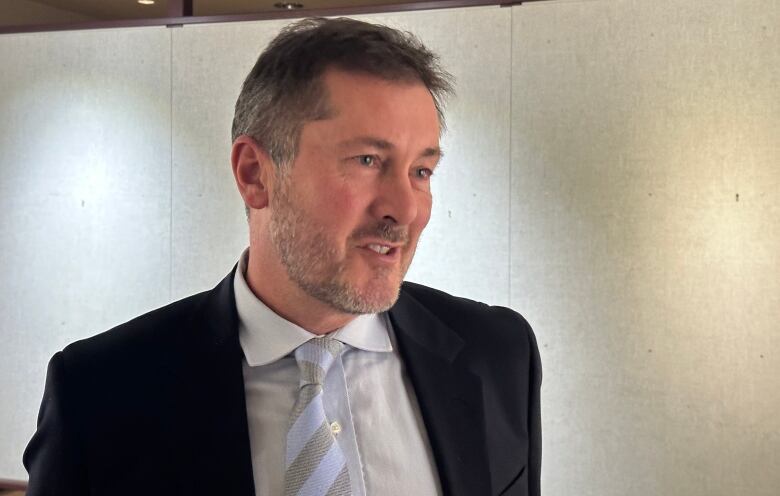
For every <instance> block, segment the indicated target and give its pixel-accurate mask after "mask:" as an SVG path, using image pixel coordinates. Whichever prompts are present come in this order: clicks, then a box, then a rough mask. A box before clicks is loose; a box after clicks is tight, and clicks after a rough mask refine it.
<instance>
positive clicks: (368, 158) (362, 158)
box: [355, 155, 376, 167]
mask: <svg viewBox="0 0 780 496" xmlns="http://www.w3.org/2000/svg"><path fill="white" fill-rule="evenodd" d="M355 158H356V159H357V161H358V163H359V164H360V165H365V166H366V167H371V166H372V165H374V163H375V162H376V157H374V156H373V155H358V156H357V157H355Z"/></svg>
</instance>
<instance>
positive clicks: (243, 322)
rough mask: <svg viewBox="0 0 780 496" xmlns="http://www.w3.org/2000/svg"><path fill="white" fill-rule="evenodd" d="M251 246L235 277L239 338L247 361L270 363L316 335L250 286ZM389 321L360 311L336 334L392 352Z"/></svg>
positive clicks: (353, 343) (365, 346)
mask: <svg viewBox="0 0 780 496" xmlns="http://www.w3.org/2000/svg"><path fill="white" fill-rule="evenodd" d="M248 260H249V249H248V248H247V249H246V250H244V252H243V253H242V254H241V257H240V258H239V260H238V269H237V270H236V273H235V277H234V279H233V290H234V292H235V295H236V310H237V311H238V321H239V324H238V339H239V342H240V343H241V348H242V350H243V351H244V356H245V357H246V361H247V363H248V364H249V365H250V366H252V367H255V366H259V365H266V364H269V363H272V362H275V361H277V360H279V359H280V358H282V357H285V356H287V355H288V354H290V353H292V352H293V351H294V350H295V349H296V348H297V347H298V346H300V345H302V344H303V343H305V342H306V341H308V340H310V339H312V338H316V337H317V335H316V334H313V333H311V332H309V331H307V330H306V329H304V328H302V327H300V326H298V325H295V324H293V323H292V322H290V321H289V320H286V319H284V318H283V317H281V316H279V315H278V314H276V313H275V312H274V311H273V310H271V309H270V308H268V307H267V306H266V305H265V304H264V303H263V302H262V301H261V300H260V298H258V297H257V296H255V294H254V293H253V292H252V290H251V289H250V288H249V285H248V284H247V282H246V278H245V277H244V274H245V273H246V267H247V261H248ZM388 329H389V322H388V320H387V319H386V318H383V315H378V314H365V315H358V316H357V317H355V318H354V319H352V320H351V321H350V322H349V323H348V324H346V325H345V326H344V327H342V328H340V329H338V330H336V331H334V332H333V334H332V336H333V337H334V338H335V339H338V340H339V341H341V342H342V343H344V344H347V345H349V346H350V347H352V348H358V349H360V350H365V351H372V352H391V351H393V345H392V343H391V341H390V335H389V331H388Z"/></svg>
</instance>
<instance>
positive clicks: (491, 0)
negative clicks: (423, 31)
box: [0, 0, 550, 34]
mask: <svg viewBox="0 0 780 496" xmlns="http://www.w3.org/2000/svg"><path fill="white" fill-rule="evenodd" d="M543 1H550V0H508V1H504V2H501V1H496V0H431V1H428V2H409V3H398V4H386V5H371V6H365V7H340V8H333V9H311V10H297V11H296V10H280V11H278V12H260V13H257V14H233V15H217V16H184V17H158V18H153V19H128V20H113V21H86V22H75V23H62V24H38V25H27V26H0V34H13V33H37V32H44V31H74V30H82V29H106V28H132V27H144V26H167V27H175V26H182V25H185V24H205V23H218V22H238V21H262V20H269V19H295V18H303V17H331V16H343V15H358V14H379V13H386V12H406V11H414V10H435V9H452V8H458V7H483V6H489V5H496V6H500V7H510V6H512V5H520V4H523V3H530V2H543Z"/></svg>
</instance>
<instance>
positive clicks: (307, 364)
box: [295, 336, 344, 386]
mask: <svg viewBox="0 0 780 496" xmlns="http://www.w3.org/2000/svg"><path fill="white" fill-rule="evenodd" d="M343 348H344V345H343V344H342V343H341V341H337V340H335V339H333V338H330V337H327V336H326V337H323V338H314V339H310V340H309V341H306V342H305V343H303V344H302V345H300V346H299V347H298V348H297V349H296V350H295V360H296V361H297V362H298V368H299V369H300V370H301V386H305V385H307V384H317V385H320V386H321V385H322V383H323V382H324V381H325V375H326V374H327V373H328V369H329V368H330V366H331V365H332V364H333V360H335V358H336V357H338V356H339V354H341V350H342V349H343Z"/></svg>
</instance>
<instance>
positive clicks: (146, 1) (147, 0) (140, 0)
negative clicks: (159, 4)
mask: <svg viewBox="0 0 780 496" xmlns="http://www.w3.org/2000/svg"><path fill="white" fill-rule="evenodd" d="M138 3H140V4H141V5H154V0H138Z"/></svg>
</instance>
